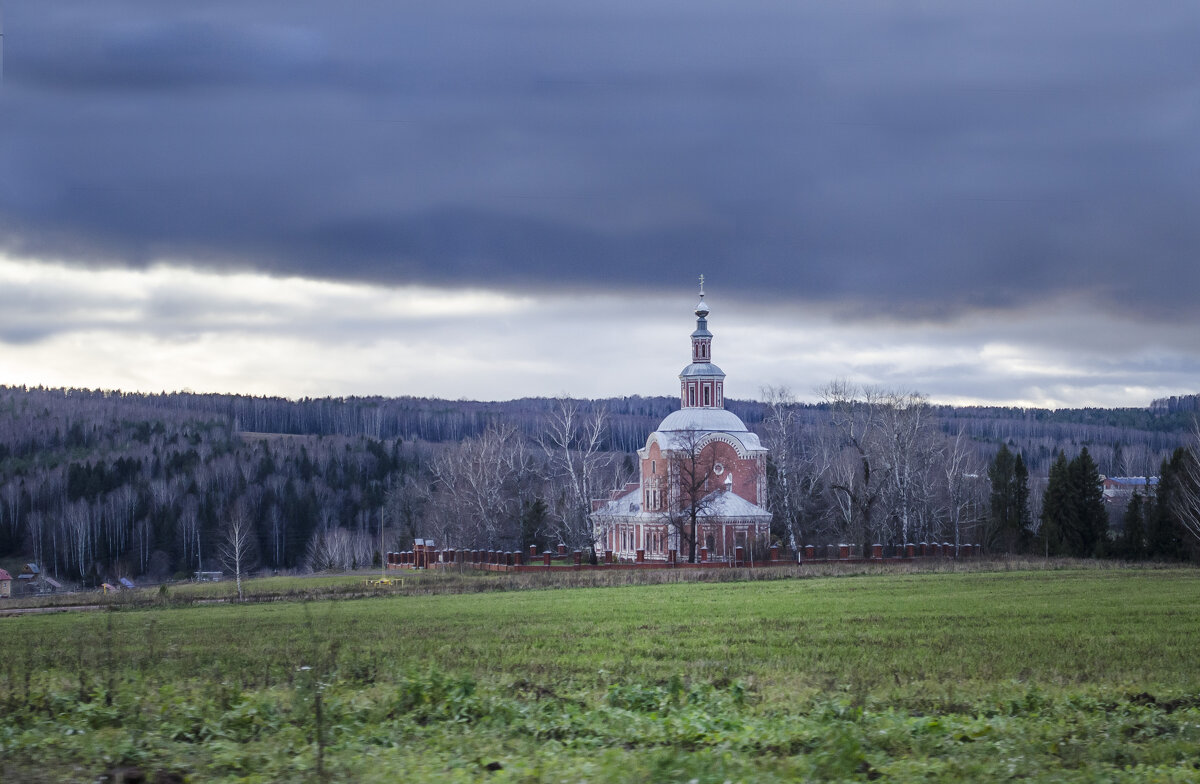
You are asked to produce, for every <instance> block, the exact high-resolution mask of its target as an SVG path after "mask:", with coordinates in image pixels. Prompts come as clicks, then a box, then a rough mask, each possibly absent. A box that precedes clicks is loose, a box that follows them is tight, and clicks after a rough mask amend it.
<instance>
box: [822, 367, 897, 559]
mask: <svg viewBox="0 0 1200 784" xmlns="http://www.w3.org/2000/svg"><path fill="white" fill-rule="evenodd" d="M819 392H820V395H821V398H822V400H823V401H824V402H825V403H826V405H828V406H829V426H830V427H829V430H828V431H827V433H826V434H825V439H824V443H823V445H822V448H823V451H824V461H825V462H826V464H827V465H828V466H829V476H830V481H829V488H830V490H831V491H832V493H833V498H834V502H835V503H834V510H835V513H836V515H837V516H838V518H839V521H840V525H839V528H840V529H841V531H840V532H841V534H842V535H843V536H847V537H848V538H850V539H852V540H854V541H856V542H858V543H865V542H864V541H863V540H864V539H865V538H866V537H867V536H868V535H870V536H872V537H874V536H877V535H878V531H877V530H876V529H877V523H876V519H875V512H876V506H877V505H878V503H879V501H880V499H881V497H882V494H883V490H884V488H885V486H886V485H887V475H886V471H885V470H883V467H882V466H880V465H879V464H878V462H877V456H878V453H879V447H878V440H879V429H880V422H879V418H880V417H879V415H880V405H879V403H880V397H881V393H880V392H879V391H878V390H876V389H873V388H870V387H862V388H859V387H856V386H853V385H851V384H849V383H848V382H845V381H834V382H831V383H830V384H827V385H826V386H825V387H823V388H822V389H821V390H819Z"/></svg>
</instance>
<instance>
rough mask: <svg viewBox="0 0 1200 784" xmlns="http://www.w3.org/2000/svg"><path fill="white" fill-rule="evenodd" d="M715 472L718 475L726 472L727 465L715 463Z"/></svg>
mask: <svg viewBox="0 0 1200 784" xmlns="http://www.w3.org/2000/svg"><path fill="white" fill-rule="evenodd" d="M713 473H714V474H716V475H717V476H720V475H721V474H723V473H725V466H724V465H722V464H720V463H717V464H715V465H714V466H713Z"/></svg>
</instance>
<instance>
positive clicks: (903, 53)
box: [0, 0, 1200, 320]
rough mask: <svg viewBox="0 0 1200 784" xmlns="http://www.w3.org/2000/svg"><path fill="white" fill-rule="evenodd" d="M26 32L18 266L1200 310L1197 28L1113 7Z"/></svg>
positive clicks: (2, 229)
mask: <svg viewBox="0 0 1200 784" xmlns="http://www.w3.org/2000/svg"><path fill="white" fill-rule="evenodd" d="M433 6H434V7H430V8H426V7H421V6H419V5H416V6H414V5H411V4H397V3H392V2H383V1H382V0H380V1H379V2H363V3H354V4H351V5H349V6H345V5H342V6H335V5H330V4H328V3H317V2H313V1H312V0H297V2H292V3H288V4H283V5H281V4H278V3H266V2H262V1H261V0H248V1H246V2H236V3H235V2H208V3H203V4H200V5H199V6H198V7H193V6H188V7H187V8H183V7H180V6H174V5H170V4H167V5H164V4H162V3H159V2H152V1H151V0H144V1H143V2H133V1H132V0H124V1H116V2H109V3H103V4H95V3H91V2H87V1H86V0H56V2H54V3H44V2H32V1H30V2H18V3H15V4H10V5H9V7H8V8H6V10H7V11H8V14H7V15H6V19H5V21H6V30H5V32H6V36H5V42H6V51H5V55H6V63H5V84H4V87H3V90H2V93H0V111H2V113H3V114H2V115H0V116H2V117H3V122H0V245H2V246H3V247H5V248H7V249H9V250H10V251H14V252H20V253H24V254H37V255H44V256H52V257H56V258H61V259H64V260H66V261H68V262H70V263H76V264H114V263H116V264H129V265H143V264H147V263H149V262H152V261H155V260H158V259H162V258H168V259H179V260H183V261H186V262H187V263H192V264H202V265H211V266H213V267H218V268H223V269H233V268H241V267H252V268H257V269H262V270H269V271H273V272H277V273H285V274H296V275H302V276H307V277H318V278H329V279H348V280H365V281H377V282H384V283H414V282H415V283H425V284H436V285H445V286H460V285H464V284H466V285H476V286H480V285H482V286H492V287H510V288H512V289H514V290H531V289H543V290H544V289H553V290H581V289H583V288H585V287H587V288H589V289H601V290H610V291H621V290H628V289H632V288H637V289H648V288H655V287H661V286H665V285H679V283H680V282H681V281H684V280H690V279H691V278H692V276H693V275H694V274H696V273H697V272H699V271H704V272H706V273H708V274H709V276H710V277H711V278H713V279H714V280H719V281H720V287H721V289H722V290H723V291H724V292H725V296H728V297H738V298H740V299H742V300H750V299H755V298H757V299H762V300H770V301H789V302H795V303H796V304H797V305H806V304H808V305H815V304H828V305H830V306H832V307H834V308H835V309H837V310H838V311H839V312H841V313H842V314H843V315H844V316H845V317H847V318H854V319H860V318H863V317H867V316H870V317H884V318H888V319H900V320H928V319H943V318H952V317H955V316H959V315H962V314H964V313H968V312H970V311H972V310H975V309H980V308H999V309H1013V310H1018V309H1021V308H1025V307H1027V306H1029V305H1030V304H1031V303H1037V302H1049V301H1052V300H1053V299H1054V298H1056V297H1058V296H1060V295H1062V294H1064V293H1070V294H1074V295H1078V296H1080V297H1082V298H1084V299H1085V300H1087V301H1089V302H1090V303H1091V304H1092V305H1093V306H1095V307H1098V308H1102V309H1105V310H1109V311H1114V312H1120V313H1122V314H1124V315H1126V316H1135V317H1137V318H1139V319H1144V320H1169V319H1190V320H1194V319H1195V318H1196V316H1197V314H1198V313H1200V307H1197V306H1198V305H1200V302H1198V301H1197V298H1198V295H1197V292H1198V291H1200V264H1197V263H1196V249H1197V248H1200V221H1197V220H1196V219H1195V216H1196V214H1197V207H1198V206H1200V178H1198V177H1196V176H1195V173H1196V171H1197V169H1198V168H1200V79H1198V75H1200V24H1197V23H1198V22H1200V11H1197V10H1196V9H1194V8H1187V7H1185V6H1181V5H1179V4H1174V3H1164V4H1152V5H1151V6H1146V5H1145V4H1141V5H1137V6H1134V5H1131V4H1128V3H1118V2H1104V1H1103V0H1102V1H1101V2H1096V3H1091V4H1089V5H1088V6H1087V7H1086V8H1081V7H1079V6H1077V5H1074V4H1066V3H1059V4H1055V3H1049V4H1047V3H1044V2H1017V3H1005V4H1003V5H1002V6H997V5H995V4H988V3H982V2H967V3H963V2H950V1H949V0H947V2H942V3H938V2H934V3H926V4H920V5H913V4H909V5H900V6H897V5H894V4H887V3H844V2H833V0H829V2H822V3H805V4H794V3H776V2H768V1H767V0H752V2H745V3H736V4H729V3H718V2H689V3H674V2H667V1H666V0H658V1H657V2H650V3H646V2H644V1H639V2H633V1H632V0H629V1H628V2H614V3H604V4H592V5H590V6H586V7H585V6H574V5H570V4H561V3H548V2H538V1H536V0H518V1H517V2H513V3H503V4H496V3H490V2H485V1H484V0H466V2H459V3H454V2H451V3H438V4H433Z"/></svg>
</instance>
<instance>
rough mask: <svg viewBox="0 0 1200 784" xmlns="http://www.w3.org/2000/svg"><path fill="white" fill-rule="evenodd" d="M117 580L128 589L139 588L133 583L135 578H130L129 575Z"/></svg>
mask: <svg viewBox="0 0 1200 784" xmlns="http://www.w3.org/2000/svg"><path fill="white" fill-rule="evenodd" d="M117 582H119V583H120V584H121V587H122V588H124V589H125V590H127V591H132V590H133V589H134V588H137V586H136V585H134V584H133V580H130V579H129V578H128V577H122V578H120V579H119V580H117Z"/></svg>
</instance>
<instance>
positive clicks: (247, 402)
mask: <svg viewBox="0 0 1200 784" xmlns="http://www.w3.org/2000/svg"><path fill="white" fill-rule="evenodd" d="M761 397H762V399H761V400H758V401H734V400H730V401H727V406H726V407H727V408H729V409H730V410H732V411H733V412H734V413H736V414H737V415H738V416H740V417H741V418H742V419H743V420H744V421H745V422H746V424H747V426H749V427H750V428H751V429H752V430H755V431H756V432H758V433H759V435H760V436H761V437H762V438H763V440H764V443H765V444H766V445H767V446H768V447H769V448H770V449H771V450H772V452H771V460H770V462H769V465H768V477H767V479H768V488H769V495H770V500H769V507H770V511H771V512H772V513H773V514H774V516H775V523H774V526H773V531H774V538H775V539H777V540H778V541H779V542H781V543H782V544H784V545H787V546H790V547H796V546H798V545H802V544H807V543H817V544H819V543H826V542H835V541H852V542H861V543H869V542H871V541H881V542H885V543H889V544H894V543H897V542H904V541H919V540H921V539H926V538H928V539H930V540H935V539H936V540H938V541H950V542H953V543H974V542H980V543H982V544H984V545H985V547H987V548H989V549H990V550H992V551H993V552H1000V551H1013V550H1014V549H1027V550H1032V551H1041V550H1045V551H1047V552H1049V551H1050V550H1051V547H1050V541H1049V540H1048V539H1046V536H1045V533H1046V531H1050V530H1060V529H1061V525H1060V529H1054V528H1053V525H1051V526H1050V527H1048V528H1047V529H1046V531H1043V530H1042V522H1043V520H1044V519H1045V518H1046V511H1045V510H1044V509H1043V503H1044V500H1045V499H1046V498H1047V497H1049V498H1051V499H1052V500H1053V499H1054V498H1057V496H1054V495H1053V494H1052V495H1051V496H1047V489H1048V488H1049V487H1051V485H1052V484H1053V483H1054V479H1055V476H1056V467H1058V466H1059V464H1060V463H1062V462H1063V461H1074V460H1076V459H1077V458H1078V457H1079V455H1080V454H1081V453H1083V452H1084V451H1085V450H1086V454H1087V455H1088V460H1089V461H1091V462H1092V463H1093V464H1094V468H1095V473H1096V475H1097V477H1098V476H1099V475H1100V474H1103V475H1110V476H1113V475H1115V476H1139V477H1151V476H1155V477H1157V476H1158V475H1159V474H1160V473H1161V471H1162V468H1163V465H1164V461H1165V463H1166V464H1167V465H1168V466H1171V465H1174V466H1175V468H1174V474H1173V475H1174V476H1178V477H1185V475H1188V473H1189V471H1190V470H1191V469H1190V466H1191V465H1192V463H1191V462H1189V456H1190V455H1191V451H1189V450H1190V448H1191V445H1192V442H1193V440H1194V420H1193V418H1194V416H1195V414H1194V413H1192V412H1191V411H1190V410H1187V408H1186V407H1182V406H1177V407H1175V409H1174V410H1171V409H1169V408H1168V407H1164V406H1159V407H1157V408H1155V409H1154V410H1152V409H1151V408H1150V407H1147V408H1146V409H1132V408H1130V409H1073V410H1058V411H1050V410H1041V409H1020V408H1002V407H950V406H942V405H931V404H929V403H928V402H927V401H926V399H925V398H924V397H923V396H921V395H919V394H916V393H897V392H889V391H883V390H878V389H871V388H858V387H853V386H851V385H848V384H845V383H840V382H835V383H831V384H828V385H826V386H825V387H824V388H822V389H821V390H820V402H816V403H798V402H796V401H795V400H794V399H793V398H792V396H791V395H790V393H788V392H787V391H786V390H781V389H764V390H763V391H762V395H761ZM677 406H678V403H677V401H676V399H675V398H672V397H627V398H615V399H607V400H564V399H554V398H530V399H522V400H514V401H506V402H476V401H448V400H436V399H426V398H411V397H400V398H383V397H362V398H320V399H301V400H288V399H284V398H265V397H252V396H239V395H210V394H192V393H161V394H147V393H130V392H122V391H112V390H88V389H47V388H40V387H39V388H27V387H0V566H18V565H20V564H22V563H25V562H34V563H37V564H39V565H41V566H42V568H43V569H44V570H45V571H46V573H48V574H52V575H54V576H56V577H58V578H59V579H60V580H66V581H68V582H71V583H74V584H80V585H95V584H98V583H99V582H101V581H104V580H112V579H115V578H116V577H120V576H127V577H132V578H144V579H150V580H161V579H169V578H172V577H175V578H182V577H186V576H189V575H191V574H192V573H194V572H197V571H203V570H209V569H214V570H221V569H224V568H228V563H229V562H230V559H231V556H236V560H237V561H238V563H239V566H240V567H241V568H244V569H246V570H249V571H258V570H267V571H276V570H326V569H347V568H360V567H368V566H371V565H373V564H374V565H377V564H378V563H379V559H380V554H381V553H382V552H385V551H388V550H395V549H406V548H407V547H408V546H410V544H411V542H412V540H413V538H416V537H422V538H432V539H434V540H435V541H438V542H439V543H443V544H445V545H446V546H456V547H460V548H463V547H468V548H481V549H482V548H490V549H517V548H525V547H528V546H529V545H531V544H532V545H538V546H539V547H545V546H550V545H552V544H554V543H557V542H564V543H566V544H568V545H570V546H572V547H580V548H588V547H591V546H592V545H593V544H594V543H593V542H592V541H591V537H592V533H591V530H590V525H589V524H588V519H587V516H588V512H589V510H590V502H591V499H594V498H600V497H603V496H604V495H605V494H606V493H607V491H608V490H609V489H611V488H615V487H618V486H620V485H621V484H622V483H623V482H624V481H626V480H628V479H631V478H633V477H634V466H635V454H634V453H635V451H636V450H637V449H638V448H639V447H641V446H642V445H643V444H644V443H645V439H646V437H647V436H648V435H649V433H650V432H652V431H653V430H654V429H655V427H656V426H657V425H658V423H659V421H661V420H662V418H663V417H665V416H666V415H667V414H668V413H670V412H671V411H673V410H674V409H675V408H676V407H677ZM1181 449H1182V451H1180V450H1181ZM1002 450H1003V452H1004V453H1008V454H1010V455H1017V456H1019V457H1020V460H1021V464H1022V467H1023V470H1024V472H1025V478H1024V480H1023V481H1024V482H1025V483H1026V485H1025V486H1026V492H1025V495H1024V496H1022V498H1023V499H1024V500H1022V501H1021V502H1020V503H1021V506H1022V508H1023V509H1024V512H1023V513H1021V514H1020V515H1017V516H1016V517H1015V518H1012V516H1011V515H1010V516H1009V517H1006V516H1005V515H1004V514H1002V513H1000V512H999V510H998V508H997V503H999V502H998V501H997V500H996V498H995V490H996V483H997V481H998V480H997V479H996V471H995V470H994V469H995V466H994V464H995V462H996V459H997V455H998V454H1001V452H1002ZM1172 461H1174V463H1173V464H1172ZM1193 462H1194V461H1193ZM1006 470H1007V469H1006ZM1064 470H1065V469H1064ZM1059 473H1062V472H1061V471H1060V472H1059ZM1005 476H1007V477H1009V479H1010V480H1011V474H1005ZM1189 487H1190V485H1187V483H1186V482H1184V483H1183V484H1182V485H1179V486H1178V488H1177V489H1176V490H1173V491H1172V492H1173V493H1175V494H1176V495H1180V496H1181V497H1186V496H1187V491H1188V489H1189ZM1135 497H1137V498H1138V501H1137V504H1138V507H1137V510H1138V515H1139V516H1138V517H1137V520H1136V522H1134V524H1133V525H1134V528H1135V530H1143V529H1145V526H1147V525H1149V524H1150V523H1148V522H1146V521H1147V520H1149V519H1150V518H1147V517H1146V516H1145V515H1146V514H1147V513H1148V510H1152V509H1153V508H1154V503H1153V499H1152V498H1145V499H1143V498H1141V497H1140V496H1135ZM1063 508H1067V507H1063ZM1080 508H1084V507H1080ZM1087 508H1088V509H1089V510H1090V511H1089V512H1088V513H1089V514H1091V513H1096V514H1098V512H1096V510H1097V507H1096V506H1095V505H1094V504H1092V506H1090V507H1087ZM1055 509H1058V507H1054V508H1053V509H1051V510H1050V511H1051V513H1052V514H1058V512H1056V511H1055ZM1071 509H1073V507H1072V508H1071ZM1180 509H1184V507H1183V506H1181V505H1180V504H1174V505H1173V506H1172V507H1171V510H1170V513H1171V514H1172V515H1174V516H1175V517H1176V518H1178V519H1176V520H1174V522H1170V525H1171V526H1174V528H1173V529H1172V530H1173V531H1174V534H1173V535H1174V536H1175V540H1174V541H1177V543H1178V546H1176V547H1175V548H1174V550H1172V552H1171V554H1172V555H1173V556H1175V557H1188V556H1190V555H1193V554H1194V547H1192V546H1191V545H1189V544H1187V543H1189V542H1191V541H1192V540H1193V539H1195V537H1192V536H1191V535H1190V533H1189V531H1190V529H1189V527H1188V520H1187V519H1186V514H1183V513H1181V512H1179V511H1178V510H1180ZM1103 511H1104V515H1105V518H1104V522H1103V523H1100V522H1096V523H1094V524H1092V523H1089V525H1093V529H1092V530H1093V531H1094V533H1093V534H1089V536H1090V537H1091V538H1090V539H1088V541H1089V542H1090V543H1091V547H1092V550H1091V552H1088V553H1085V555H1089V556H1090V555H1117V554H1121V553H1125V554H1133V555H1137V556H1150V555H1153V554H1154V553H1155V552H1156V551H1154V550H1153V548H1151V547H1150V545H1149V544H1147V543H1146V542H1144V541H1140V540H1139V542H1136V543H1131V544H1130V545H1129V548H1132V549H1129V548H1127V549H1125V550H1121V551H1120V553H1118V550H1120V548H1118V547H1116V545H1113V546H1111V547H1110V546H1109V545H1112V544H1113V543H1115V542H1120V541H1124V540H1122V539H1121V537H1123V536H1126V528H1127V526H1126V525H1125V522H1126V520H1127V519H1128V520H1134V517H1131V516H1130V515H1128V514H1127V509H1126V504H1125V503H1124V502H1122V503H1121V504H1120V506H1119V508H1117V507H1116V506H1114V505H1112V504H1106V506H1105V507H1104V510H1103ZM1167 512H1168V509H1167V507H1166V506H1165V505H1163V506H1161V512H1160V514H1166V513H1167ZM1069 513H1070V514H1072V515H1076V517H1078V514H1076V512H1075V511H1070V510H1069ZM1012 519H1016V520H1017V523H1015V524H1016V525H1017V526H1018V528H1019V529H1020V530H1019V531H1015V532H1014V530H1013V529H1012V527H1011V526H1012V525H1014V523H1012V522H1011V520H1012ZM1052 519H1053V521H1058V518H1052ZM1088 519H1093V518H1088ZM1094 519H1096V520H1098V519H1099V518H1094ZM1151 522H1152V521H1151ZM1054 524H1058V522H1054ZM1166 524H1167V523H1163V525H1166ZM1138 526H1142V528H1141V529H1139V528H1138ZM231 530H238V531H241V532H242V533H243V534H246V533H247V532H248V534H249V535H248V536H243V537H242V539H241V540H240V543H239V544H238V546H237V548H235V549H236V550H237V552H236V553H231V551H230V550H231V548H230V543H231V541H234V540H233V539H232V538H231V536H230V532H231ZM1156 530H1157V529H1156ZM1139 535H1140V534H1139ZM1039 536H1041V538H1039ZM1101 540H1102V542H1103V546H1101ZM1056 547H1057V545H1056ZM1159 554H1160V555H1162V554H1163V553H1159Z"/></svg>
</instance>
